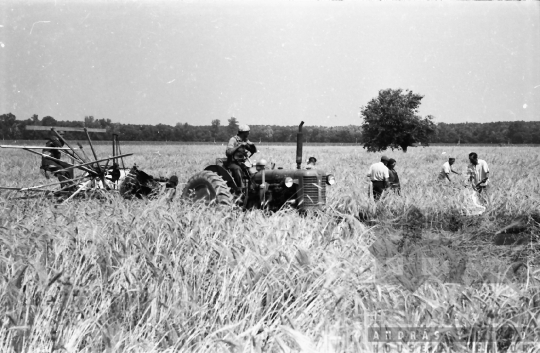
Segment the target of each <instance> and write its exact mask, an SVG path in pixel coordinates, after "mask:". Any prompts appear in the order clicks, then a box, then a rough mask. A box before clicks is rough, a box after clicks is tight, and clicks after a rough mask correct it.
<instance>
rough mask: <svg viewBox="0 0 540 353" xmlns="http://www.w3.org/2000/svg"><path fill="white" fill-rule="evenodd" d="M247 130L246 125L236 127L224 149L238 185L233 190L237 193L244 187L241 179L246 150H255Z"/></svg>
mask: <svg viewBox="0 0 540 353" xmlns="http://www.w3.org/2000/svg"><path fill="white" fill-rule="evenodd" d="M249 130H250V129H249V126H248V125H240V126H239V127H238V134H237V135H236V136H233V137H231V139H230V140H229V143H228V144H227V150H226V151H225V154H226V155H227V162H228V164H229V170H230V171H231V174H232V176H233V179H234V182H235V183H236V186H237V187H238V189H237V190H235V191H236V193H237V194H239V193H240V192H241V189H242V188H243V187H244V182H243V181H242V165H243V162H245V160H246V158H247V152H248V151H249V152H251V154H254V153H256V152H257V147H255V145H254V144H253V142H251V141H249V140H248V136H249Z"/></svg>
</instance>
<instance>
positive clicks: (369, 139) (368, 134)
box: [361, 89, 437, 152]
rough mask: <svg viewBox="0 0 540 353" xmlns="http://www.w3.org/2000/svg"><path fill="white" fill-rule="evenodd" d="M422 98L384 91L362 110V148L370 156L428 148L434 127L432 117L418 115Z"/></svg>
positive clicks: (401, 92) (409, 92)
mask: <svg viewBox="0 0 540 353" xmlns="http://www.w3.org/2000/svg"><path fill="white" fill-rule="evenodd" d="M422 98H424V96H421V95H419V94H416V93H413V92H412V91H410V90H405V91H403V90H401V89H397V90H394V89H385V90H381V91H379V96H378V97H377V98H373V99H372V100H371V101H369V103H368V104H367V105H366V106H364V107H362V108H361V114H362V117H363V119H364V122H363V124H362V140H363V142H364V148H367V150H368V151H370V152H379V151H384V150H386V149H387V148H388V147H390V148H391V149H392V150H393V149H397V148H401V149H402V150H403V152H407V147H409V146H414V144H416V143H422V144H423V145H424V144H425V145H427V144H428V143H429V138H430V136H431V135H432V134H434V133H435V131H436V129H437V127H436V125H435V123H433V116H431V115H428V116H426V117H425V118H422V117H420V116H419V115H417V113H418V108H419V107H420V102H421V100H422Z"/></svg>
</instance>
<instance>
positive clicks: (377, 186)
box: [371, 181, 384, 201]
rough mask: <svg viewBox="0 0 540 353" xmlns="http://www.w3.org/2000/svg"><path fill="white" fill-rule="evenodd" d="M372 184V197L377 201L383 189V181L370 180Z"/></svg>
mask: <svg viewBox="0 0 540 353" xmlns="http://www.w3.org/2000/svg"><path fill="white" fill-rule="evenodd" d="M371 183H372V184H373V199H374V200H375V201H378V200H379V199H380V198H381V195H382V193H383V191H384V181H371Z"/></svg>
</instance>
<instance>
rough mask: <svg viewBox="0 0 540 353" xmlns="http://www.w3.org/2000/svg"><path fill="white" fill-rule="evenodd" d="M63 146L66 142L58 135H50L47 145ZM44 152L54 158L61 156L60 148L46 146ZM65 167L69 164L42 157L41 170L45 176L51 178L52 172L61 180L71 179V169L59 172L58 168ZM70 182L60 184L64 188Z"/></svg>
mask: <svg viewBox="0 0 540 353" xmlns="http://www.w3.org/2000/svg"><path fill="white" fill-rule="evenodd" d="M63 146H64V143H63V142H62V141H60V139H59V138H58V137H57V136H51V137H49V140H48V141H47V142H46V143H45V147H63ZM42 153H43V154H46V155H48V156H51V157H52V158H56V159H60V158H61V154H60V150H53V149H47V148H44V149H43V151H42ZM64 167H67V165H62V164H60V163H59V162H56V161H53V160H51V159H48V158H47V157H42V158H41V167H40V168H39V169H40V171H41V174H43V176H45V178H47V179H50V178H51V176H50V174H52V175H54V176H55V177H57V178H58V181H59V182H63V181H65V180H69V179H70V174H69V171H63V172H58V170H60V169H62V168H64ZM68 184H69V183H62V184H60V186H61V187H62V188H64V187H65V186H67V185H68Z"/></svg>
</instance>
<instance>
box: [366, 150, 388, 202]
mask: <svg viewBox="0 0 540 353" xmlns="http://www.w3.org/2000/svg"><path fill="white" fill-rule="evenodd" d="M387 165H388V157H386V156H382V157H381V161H380V162H379V163H374V164H372V165H371V166H370V167H369V171H368V173H367V176H368V178H370V179H371V184H372V185H373V198H374V199H375V201H377V200H379V199H380V198H381V195H382V192H383V191H384V189H386V188H387V187H388V179H390V175H389V171H388V167H387Z"/></svg>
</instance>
